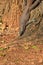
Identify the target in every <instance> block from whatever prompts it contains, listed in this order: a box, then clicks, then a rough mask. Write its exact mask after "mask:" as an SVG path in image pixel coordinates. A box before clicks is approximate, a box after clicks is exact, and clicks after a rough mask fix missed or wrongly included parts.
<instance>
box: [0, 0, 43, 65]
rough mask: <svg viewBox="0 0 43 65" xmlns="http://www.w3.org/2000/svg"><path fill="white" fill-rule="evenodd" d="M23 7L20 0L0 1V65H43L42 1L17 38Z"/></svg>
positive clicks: (32, 12)
mask: <svg viewBox="0 0 43 65" xmlns="http://www.w3.org/2000/svg"><path fill="white" fill-rule="evenodd" d="M23 5H24V4H23V2H22V0H20V1H19V0H0V65H43V1H42V2H41V3H40V5H39V6H38V7H36V8H35V9H34V10H32V11H31V13H30V19H29V22H32V23H31V24H29V25H28V26H27V27H26V30H25V33H24V34H23V35H22V36H21V37H17V36H18V34H19V32H18V31H19V19H20V16H21V14H22V12H23V10H24V8H25V7H23ZM30 51H31V52H30Z"/></svg>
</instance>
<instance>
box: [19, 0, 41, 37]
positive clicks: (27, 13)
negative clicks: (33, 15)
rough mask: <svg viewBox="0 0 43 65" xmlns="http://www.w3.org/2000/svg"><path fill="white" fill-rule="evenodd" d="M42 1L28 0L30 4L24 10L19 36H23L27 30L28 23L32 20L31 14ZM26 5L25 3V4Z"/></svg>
mask: <svg viewBox="0 0 43 65" xmlns="http://www.w3.org/2000/svg"><path fill="white" fill-rule="evenodd" d="M40 1H41V0H28V2H29V3H28V4H27V6H26V8H25V9H24V11H23V13H22V15H21V17H20V29H19V35H20V36H22V35H23V33H24V31H25V29H26V24H27V21H28V20H29V18H30V12H31V11H32V10H33V9H35V8H36V7H37V5H38V4H39V3H40ZM24 4H25V3H24Z"/></svg>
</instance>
